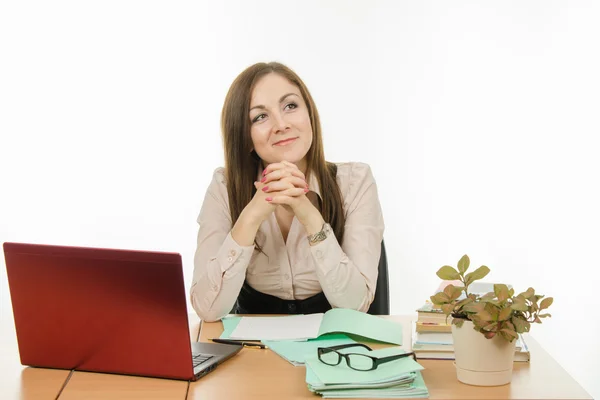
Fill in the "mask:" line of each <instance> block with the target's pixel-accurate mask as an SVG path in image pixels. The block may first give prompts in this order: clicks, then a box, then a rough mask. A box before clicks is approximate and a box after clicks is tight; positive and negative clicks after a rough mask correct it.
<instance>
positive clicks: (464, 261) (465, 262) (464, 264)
mask: <svg viewBox="0 0 600 400" xmlns="http://www.w3.org/2000/svg"><path fill="white" fill-rule="evenodd" d="M470 264H471V261H470V260H469V256H467V255H466V254H465V255H464V256H462V257H461V259H460V260H458V272H460V274H461V275H464V274H465V272H466V271H467V270H468V269H469V265H470Z"/></svg>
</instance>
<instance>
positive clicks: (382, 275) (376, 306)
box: [367, 240, 390, 315]
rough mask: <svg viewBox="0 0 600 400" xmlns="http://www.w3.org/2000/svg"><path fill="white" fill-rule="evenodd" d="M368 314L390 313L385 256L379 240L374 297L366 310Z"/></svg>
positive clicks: (383, 245) (382, 245)
mask: <svg viewBox="0 0 600 400" xmlns="http://www.w3.org/2000/svg"><path fill="white" fill-rule="evenodd" d="M367 313H368V314H375V315H390V283H389V280H388V265H387V256H386V254H385V244H384V243H383V240H382V241H381V256H380V257H379V275H378V276H377V288H376V289H375V298H374V299H373V302H372V303H371V306H370V307H369V310H368V311H367Z"/></svg>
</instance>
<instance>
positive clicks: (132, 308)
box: [4, 243, 229, 380]
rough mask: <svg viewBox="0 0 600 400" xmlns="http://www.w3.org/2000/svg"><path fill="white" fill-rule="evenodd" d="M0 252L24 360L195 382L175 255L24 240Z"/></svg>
mask: <svg viewBox="0 0 600 400" xmlns="http://www.w3.org/2000/svg"><path fill="white" fill-rule="evenodd" d="M4 254H5V259H6V268H7V275H8V283H9V288H10V295H11V300H12V307H13V314H14V320H15V327H16V332H17V339H18V345H19V353H20V357H21V363H22V364H23V365H30V366H36V367H47V368H61V369H74V370H79V371H93V372H109V373H118V374H131V375H142V376H153V377H162V378H172V379H185V380H189V379H194V376H195V373H194V371H193V366H192V354H191V341H190V334H189V327H188V315H187V307H186V298H185V289H184V280H183V272H182V265H181V256H180V255H179V254H176V253H162V252H147V251H132V250H115V249H100V248H85V247H67V246H50V245H37V244H24V243H4ZM225 346H226V345H225ZM225 356H229V355H225ZM219 358H223V356H220V357H219ZM213 361H214V360H213ZM211 364H212V363H211ZM197 372H198V371H196V373H197Z"/></svg>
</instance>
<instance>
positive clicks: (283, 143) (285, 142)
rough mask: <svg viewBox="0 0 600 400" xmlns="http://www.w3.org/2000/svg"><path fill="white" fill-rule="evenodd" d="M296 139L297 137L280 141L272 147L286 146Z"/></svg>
mask: <svg viewBox="0 0 600 400" xmlns="http://www.w3.org/2000/svg"><path fill="white" fill-rule="evenodd" d="M296 139H298V138H297V137H294V138H289V139H284V140H280V141H278V142H275V143H273V146H286V145H288V144H292V143H294V142H295V141H296Z"/></svg>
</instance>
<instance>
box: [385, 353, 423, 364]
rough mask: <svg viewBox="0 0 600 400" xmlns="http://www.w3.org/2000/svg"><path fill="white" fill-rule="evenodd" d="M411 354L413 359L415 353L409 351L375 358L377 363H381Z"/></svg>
mask: <svg viewBox="0 0 600 400" xmlns="http://www.w3.org/2000/svg"><path fill="white" fill-rule="evenodd" d="M410 356H412V357H413V359H414V358H415V353H413V352H410V353H403V354H396V355H394V356H387V357H382V358H378V359H377V364H383V363H386V362H389V361H394V360H399V359H401V358H404V357H410Z"/></svg>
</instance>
